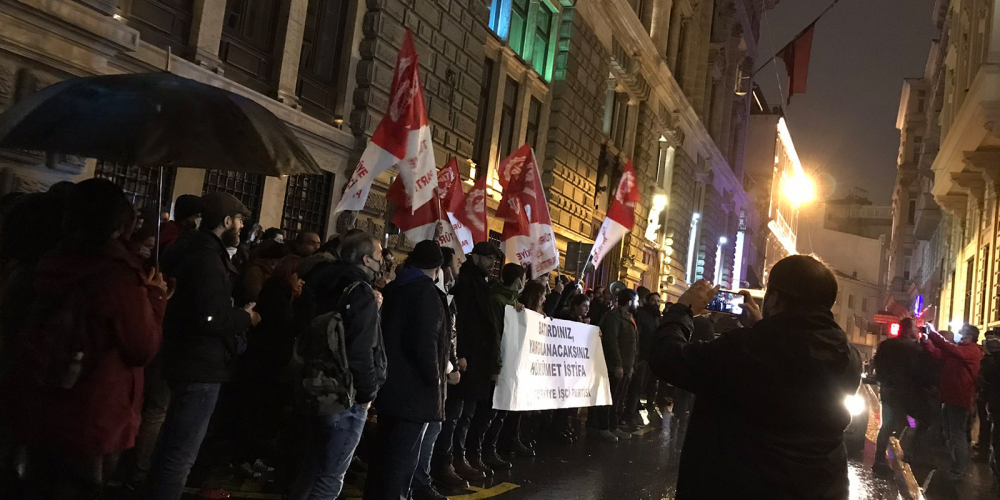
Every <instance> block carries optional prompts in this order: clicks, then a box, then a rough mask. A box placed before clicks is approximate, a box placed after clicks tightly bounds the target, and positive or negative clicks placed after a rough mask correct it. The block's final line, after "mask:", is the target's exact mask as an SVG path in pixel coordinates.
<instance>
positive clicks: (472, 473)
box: [454, 457, 492, 481]
mask: <svg viewBox="0 0 1000 500" xmlns="http://www.w3.org/2000/svg"><path fill="white" fill-rule="evenodd" d="M484 467H485V466H484ZM454 470H455V474H456V475H457V476H458V477H460V478H462V479H466V480H469V481H481V480H483V479H486V476H487V474H486V472H485V471H484V470H482V469H479V468H478V467H475V466H474V465H473V464H472V463H469V461H468V460H466V459H465V458H464V457H463V458H456V459H455V462H454ZM490 472H492V471H490Z"/></svg>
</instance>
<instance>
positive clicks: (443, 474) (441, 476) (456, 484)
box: [431, 459, 486, 491]
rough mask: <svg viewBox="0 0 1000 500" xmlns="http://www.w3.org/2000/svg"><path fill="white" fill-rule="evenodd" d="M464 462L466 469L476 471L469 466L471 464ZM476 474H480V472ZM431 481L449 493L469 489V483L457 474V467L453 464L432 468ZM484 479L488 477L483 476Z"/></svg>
mask: <svg viewBox="0 0 1000 500" xmlns="http://www.w3.org/2000/svg"><path fill="white" fill-rule="evenodd" d="M456 462H457V461H456ZM462 462H463V463H464V464H465V466H466V467H469V469H470V470H473V471H475V470H474V469H472V467H470V466H469V463H468V462H466V461H465V459H462ZM475 472H476V473H478V472H479V471H475ZM431 479H433V480H434V482H435V483H437V484H439V485H441V487H442V488H444V489H445V490H447V491H452V490H467V489H469V482H468V481H466V480H465V479H462V478H461V477H460V476H459V475H458V474H457V473H455V467H454V466H453V465H452V464H447V465H445V466H442V467H434V468H432V469H431ZM482 479H486V476H483V477H482Z"/></svg>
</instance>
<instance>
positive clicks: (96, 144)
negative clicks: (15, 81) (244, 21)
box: [0, 72, 323, 176]
mask: <svg viewBox="0 0 1000 500" xmlns="http://www.w3.org/2000/svg"><path fill="white" fill-rule="evenodd" d="M0 148H9V149H27V150H33V151H47V152H54V153H64V154H69V155H76V156H84V157H88V158H97V159H100V160H105V161H112V162H116V163H124V164H128V165H139V166H155V167H163V166H174V167H194V168H211V169H218V170H233V171H239V172H248V173H259V174H266V175H273V176H280V175H293V174H320V173H322V172H323V171H322V170H321V169H320V168H319V165H317V164H316V161H315V160H313V158H312V156H310V155H309V153H308V152H307V151H306V149H305V147H304V146H303V145H302V143H301V142H300V141H299V139H298V138H297V137H296V136H295V134H294V133H293V132H292V131H291V130H289V128H288V126H287V125H285V123H284V122H283V121H281V119H279V118H278V117H276V116H274V114H273V113H271V112H270V111H268V110H267V109H265V108H264V107H263V106H261V105H259V104H257V103H255V102H254V101H252V100H250V99H248V98H246V97H243V96H240V95H237V94H234V93H232V92H229V91H226V90H223V89H220V88H217V87H213V86H211V85H206V84H204V83H200V82H196V81H194V80H190V79H187V78H182V77H179V76H177V75H174V74H172V73H165V72H160V73H138V74H128V75H110V76H94V77H86V78H73V79H70V80H66V81H63V82H60V83H56V84H54V85H52V86H50V87H46V88H44V89H42V90H41V91H39V92H37V93H35V94H32V95H31V96H29V97H28V98H26V99H24V100H22V101H20V102H18V103H17V104H15V105H13V106H11V107H10V108H9V109H8V110H7V111H6V112H5V113H4V114H3V115H0Z"/></svg>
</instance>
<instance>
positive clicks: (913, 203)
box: [906, 200, 917, 224]
mask: <svg viewBox="0 0 1000 500" xmlns="http://www.w3.org/2000/svg"><path fill="white" fill-rule="evenodd" d="M916 217H917V200H910V206H909V209H907V211H906V223H907V224H913V220H914V219H915V218H916Z"/></svg>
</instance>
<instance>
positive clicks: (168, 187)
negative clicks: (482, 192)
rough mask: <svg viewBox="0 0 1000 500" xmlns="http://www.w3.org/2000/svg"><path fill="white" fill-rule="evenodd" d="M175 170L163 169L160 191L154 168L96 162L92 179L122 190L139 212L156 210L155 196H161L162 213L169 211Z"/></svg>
mask: <svg viewBox="0 0 1000 500" xmlns="http://www.w3.org/2000/svg"><path fill="white" fill-rule="evenodd" d="M176 175H177V169H175V168H173V167H163V186H162V189H160V172H159V169H157V168H156V167H136V166H128V165H123V164H120V163H112V162H107V161H98V162H97V168H96V169H95V170H94V177H98V178H101V179H107V180H109V181H111V182H113V183H115V185H116V186H118V187H120V188H122V190H123V191H125V194H126V195H128V199H129V201H131V202H132V204H133V205H135V206H136V208H138V209H139V210H144V209H152V210H156V209H157V206H158V205H160V204H159V203H158V201H159V200H157V195H158V194H159V193H163V194H162V208H163V211H169V210H170V204H171V202H172V201H173V200H171V199H170V197H171V196H172V195H173V193H174V176H176Z"/></svg>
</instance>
